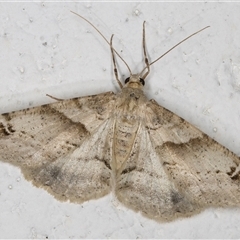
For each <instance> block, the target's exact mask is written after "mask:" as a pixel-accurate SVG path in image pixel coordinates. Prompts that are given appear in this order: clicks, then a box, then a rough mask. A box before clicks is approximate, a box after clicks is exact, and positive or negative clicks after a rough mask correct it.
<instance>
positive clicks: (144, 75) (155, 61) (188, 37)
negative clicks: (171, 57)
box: [140, 26, 210, 76]
mask: <svg viewBox="0 0 240 240" xmlns="http://www.w3.org/2000/svg"><path fill="white" fill-rule="evenodd" d="M209 27H210V26H207V27H204V28H202V29H200V30H198V31H197V32H194V33H193V34H191V35H189V36H188V37H186V38H184V39H183V40H182V41H180V42H179V43H177V44H176V45H174V46H173V47H172V48H170V49H169V50H168V51H166V52H165V53H164V54H163V55H161V56H160V57H158V58H157V59H155V60H154V61H153V62H151V63H150V64H149V66H151V65H153V64H154V63H156V62H157V61H158V60H160V59H161V58H162V57H164V56H165V55H166V54H168V53H169V52H171V51H172V50H173V49H174V48H176V47H177V46H179V45H180V44H181V43H183V42H185V41H186V40H187V39H189V38H191V37H193V36H194V35H196V34H198V33H200V32H202V31H203V30H205V29H206V28H209ZM146 69H148V66H146V67H145V68H144V69H143V70H142V72H141V74H142V73H143V72H144V71H145V70H146ZM141 74H140V75H141ZM145 75H146V74H145ZM145 75H144V76H145Z"/></svg>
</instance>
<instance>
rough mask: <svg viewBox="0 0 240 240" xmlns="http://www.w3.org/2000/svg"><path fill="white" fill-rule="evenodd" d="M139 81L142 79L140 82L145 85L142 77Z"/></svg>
mask: <svg viewBox="0 0 240 240" xmlns="http://www.w3.org/2000/svg"><path fill="white" fill-rule="evenodd" d="M139 81H140V83H141V84H142V85H143V86H144V85H145V81H144V79H142V78H140V79H139Z"/></svg>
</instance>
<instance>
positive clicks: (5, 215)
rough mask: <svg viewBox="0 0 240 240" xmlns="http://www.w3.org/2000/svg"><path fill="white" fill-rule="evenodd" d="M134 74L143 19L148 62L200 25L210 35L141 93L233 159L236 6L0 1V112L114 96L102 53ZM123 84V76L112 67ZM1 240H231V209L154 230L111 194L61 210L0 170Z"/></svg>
mask: <svg viewBox="0 0 240 240" xmlns="http://www.w3.org/2000/svg"><path fill="white" fill-rule="evenodd" d="M70 10H72V11H75V12H77V13H79V14H81V15H83V16H85V17H86V18H87V19H89V20H90V21H92V22H93V23H94V24H95V25H96V26H97V27H98V28H99V30H100V31H101V32H102V33H103V34H104V35H105V36H106V37H107V38H108V39H110V36H111V34H112V33H114V34H115V37H114V46H115V48H116V49H117V50H118V51H119V52H120V53H121V54H122V56H123V58H124V59H125V60H126V61H127V62H128V63H129V65H130V67H131V69H132V71H133V72H138V71H140V70H141V69H142V67H143V61H142V60H143V53H142V48H141V41H142V39H141V37H142V22H143V20H146V22H147V24H146V34H147V49H148V53H149V55H150V59H151V60H154V59H155V58H157V57H158V56H159V55H161V54H162V53H164V52H165V51H166V50H168V49H169V48H171V47H172V46H173V45H174V44H176V43H177V42H179V41H180V40H182V39H183V38H185V37H186V36H188V35H190V34H191V33H193V32H194V31H197V30H199V29H200V28H202V27H205V26H207V25H210V26H211V28H209V29H208V30H205V31H204V32H202V33H200V34H199V35H197V36H195V37H193V38H192V39H190V40H188V41H187V42H185V43H184V44H182V45H181V46H180V47H178V48H177V49H175V50H173V51H172V52H171V53H169V54H168V55H167V56H165V57H164V58H163V59H162V60H160V61H159V62H158V63H156V64H154V65H153V67H152V68H151V74H150V76H149V77H148V78H147V80H146V81H147V83H146V94H147V96H149V98H154V99H155V100H156V101H158V103H159V104H160V105H162V106H164V107H166V108H168V109H169V110H171V111H173V112H175V113H177V114H178V115H180V116H181V117H183V118H185V119H186V120H188V121H189V122H191V123H193V124H195V125H196V126H198V127H199V128H200V129H201V130H203V131H204V132H206V133H208V134H209V135H210V136H212V137H214V138H215V139H217V140H218V141H219V142H221V143H222V144H223V145H225V146H227V147H228V148H230V149H231V150H232V151H234V152H235V153H237V154H238V155H240V148H239V146H240V138H239V133H240V107H239V101H240V51H239V42H240V26H239V12H240V4H239V3H47V2H46V3H0V11H1V22H0V29H1V33H0V52H1V55H0V61H1V64H0V72H1V79H0V86H1V93H0V111H1V112H9V111H11V110H17V109H22V108H26V107H29V106H37V105H41V104H44V103H48V102H51V101H52V100H51V99H49V98H47V97H46V96H45V94H46V93H48V94H51V95H53V96H56V97H59V98H72V97H76V96H85V95H89V94H97V93H101V92H105V91H110V90H113V91H115V92H116V91H118V85H117V84H116V81H115V80H114V76H113V71H112V63H111V55H110V49H109V46H108V45H107V44H106V43H105V42H104V40H103V39H101V37H100V36H99V35H98V34H97V33H96V32H95V31H94V30H93V29H92V28H91V27H90V26H89V25H88V24H87V23H85V22H84V21H82V20H81V19H80V18H78V17H77V16H75V15H73V14H71V13H70ZM119 65H120V70H121V71H120V74H121V76H123V79H124V78H125V77H126V76H127V75H128V72H127V69H126V68H125V67H124V66H123V65H122V64H121V62H120V61H119ZM0 212H1V214H0V237H1V238H29V237H30V238H45V237H46V236H48V238H80V237H84V238H97V237H98V238H106V237H108V238H137V237H138V238H240V227H239V221H240V210H239V209H225V210H223V209H209V210H206V211H205V212H203V213H202V214H200V215H197V216H195V217H192V218H189V219H183V220H178V221H175V222H172V223H167V224H160V223H157V222H154V221H151V220H149V219H146V218H144V217H142V216H140V215H139V214H138V213H134V212H132V211H131V210H128V209H126V208H124V207H123V206H121V205H120V204H119V203H118V202H117V201H116V200H115V199H114V197H113V196H107V197H105V198H103V199H100V200H96V201H90V202H86V203H85V204H82V205H77V204H70V203H61V202H58V201H57V200H55V199H54V198H53V197H52V196H50V195H49V194H48V193H47V192H45V191H44V190H42V189H37V188H35V187H33V186H32V185H31V183H29V182H27V181H25V180H24V178H23V176H22V175H21V173H20V171H19V169H17V168H14V167H12V166H9V165H7V164H3V163H0Z"/></svg>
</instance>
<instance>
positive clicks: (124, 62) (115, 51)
mask: <svg viewBox="0 0 240 240" xmlns="http://www.w3.org/2000/svg"><path fill="white" fill-rule="evenodd" d="M70 12H71V13H73V14H75V15H77V16H78V17H80V18H82V19H83V20H84V21H86V22H87V23H88V24H90V25H91V26H92V27H93V28H94V29H95V30H96V31H97V32H98V33H99V34H100V35H101V36H102V38H103V39H104V40H105V41H106V42H107V44H108V45H109V46H110V47H111V48H112V49H113V51H114V52H115V53H116V54H117V55H118V57H119V58H120V59H121V60H122V61H123V63H124V64H125V65H126V67H127V69H128V71H129V73H130V75H132V71H131V69H130V67H129V66H128V64H127V63H126V61H125V60H124V59H123V58H122V57H121V55H120V54H119V53H118V52H117V51H116V50H115V49H114V48H113V47H112V46H111V44H110V42H109V41H108V40H107V39H106V38H105V36H104V35H103V34H102V33H101V32H100V31H99V30H98V29H97V27H95V26H94V25H93V24H92V23H91V22H90V21H89V20H87V19H86V18H85V17H83V16H81V15H79V14H78V13H75V12H73V11H70Z"/></svg>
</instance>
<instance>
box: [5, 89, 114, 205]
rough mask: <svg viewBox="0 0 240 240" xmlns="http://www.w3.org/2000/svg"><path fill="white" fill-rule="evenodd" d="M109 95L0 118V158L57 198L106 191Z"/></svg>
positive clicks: (76, 197) (111, 95) (75, 198)
mask: <svg viewBox="0 0 240 240" xmlns="http://www.w3.org/2000/svg"><path fill="white" fill-rule="evenodd" d="M114 98H115V94H114V93H111V92H109V93H104V94H99V95H94V96H90V97H83V98H76V99H71V100H66V101H60V102H57V103H53V104H48V105H44V106H40V107H35V108H31V109H27V110H21V111H17V112H12V113H6V114H3V115H1V116H0V159H1V160H3V161H5V162H9V163H12V164H14V165H16V166H19V167H20V168H21V170H22V172H23V174H24V176H25V177H26V179H28V180H31V181H32V183H33V184H34V185H36V186H39V187H43V188H45V189H46V190H47V191H49V192H50V193H51V194H53V195H54V196H55V197H56V198H57V199H60V200H68V199H69V200H70V201H73V202H78V203H81V202H83V201H86V200H88V199H92V198H99V197H101V196H104V195H106V194H107V193H109V192H110V191H111V183H110V178H111V168H110V160H111V159H110V158H111V156H110V154H111V149H110V142H109V139H110V138H109V136H108V135H109V134H111V132H110V129H111V126H109V124H110V122H109V120H110V118H109V109H111V108H112V103H113V102H114Z"/></svg>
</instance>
